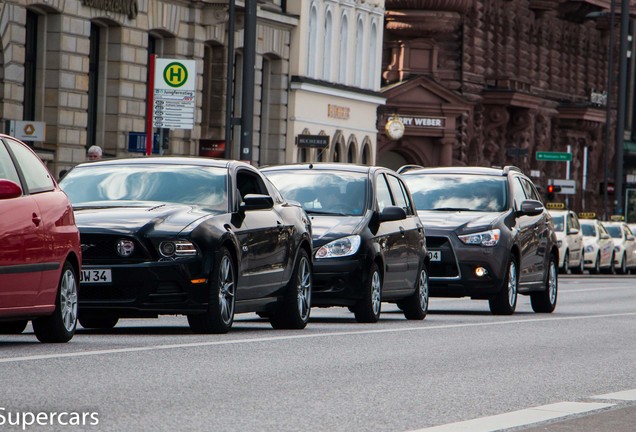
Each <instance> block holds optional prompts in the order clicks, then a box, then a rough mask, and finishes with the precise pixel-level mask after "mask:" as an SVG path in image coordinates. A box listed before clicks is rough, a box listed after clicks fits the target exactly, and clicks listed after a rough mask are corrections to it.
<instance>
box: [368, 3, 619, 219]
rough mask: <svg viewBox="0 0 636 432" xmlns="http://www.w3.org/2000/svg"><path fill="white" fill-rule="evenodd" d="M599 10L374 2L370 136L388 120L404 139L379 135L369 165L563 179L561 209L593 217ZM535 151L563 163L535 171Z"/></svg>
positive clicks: (605, 21)
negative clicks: (379, 80) (381, 9)
mask: <svg viewBox="0 0 636 432" xmlns="http://www.w3.org/2000/svg"><path fill="white" fill-rule="evenodd" d="M609 7H610V1H609V0H607V1H600V0H594V1H579V0H576V1H575V0H444V1H442V0H386V10H387V11H386V24H385V39H384V50H385V51H384V56H383V67H382V68H383V78H384V84H385V86H384V87H383V91H382V93H383V94H384V96H385V97H387V104H386V106H385V107H382V108H381V109H380V110H379V116H378V129H379V130H380V131H382V130H383V127H384V124H385V123H386V121H387V119H388V118H390V117H392V116H398V117H400V118H401V119H402V120H403V122H404V123H405V126H406V132H405V134H404V136H403V137H402V138H401V139H400V140H397V141H394V140H390V139H389V138H387V137H385V136H381V137H380V138H379V139H378V141H379V142H378V160H380V161H382V160H384V161H385V162H386V164H387V165H389V166H393V167H397V166H399V165H401V164H418V165H423V166H436V165H444V166H448V165H480V166H504V165H516V166H519V167H520V168H521V169H522V170H523V171H524V172H526V173H528V174H534V180H535V183H537V184H538V185H540V186H542V187H545V186H546V184H547V181H548V179H566V178H569V179H574V180H575V181H576V189H577V194H576V195H575V196H571V198H570V199H571V201H570V203H569V205H570V207H572V208H574V209H575V210H589V211H597V212H599V214H602V209H601V208H600V206H601V205H602V193H600V192H599V184H600V183H601V182H602V181H603V178H604V176H603V172H604V163H605V161H606V160H607V161H608V163H609V166H610V167H613V166H614V163H615V162H614V160H613V158H614V145H613V143H614V138H613V130H614V127H615V121H616V111H615V107H614V106H613V107H612V110H611V114H610V116H609V117H610V125H609V126H610V132H611V137H610V141H609V143H610V144H609V146H608V148H607V153H606V149H605V145H604V143H605V136H604V131H605V126H606V118H607V115H606V114H607V110H606V108H605V106H603V99H604V97H603V93H604V92H606V91H607V90H608V88H607V86H608V45H609V44H608V37H609V28H610V27H609V18H608V17H607V15H608V14H603V13H602V12H607V11H608V9H609ZM593 12H601V13H600V14H599V13H596V14H594V13H593ZM616 22H617V23H619V22H620V14H617V18H616ZM618 33H619V31H618V29H617V30H616V34H617V35H618ZM616 40H618V37H616ZM614 49H616V50H617V49H618V43H617V45H616V47H615V48H614ZM617 54H618V53H617ZM617 58H618V55H615V56H614V59H617ZM616 61H617V60H616ZM615 70H617V69H615ZM612 91H613V95H614V96H613V105H614V104H615V101H616V87H615V86H614V88H613V89H612ZM430 119H437V120H436V121H430ZM537 152H570V153H572V162H571V163H569V164H568V163H566V162H550V161H539V160H537V158H536V154H537ZM606 158H607V159H606ZM611 180H612V178H611V177H610V181H611ZM581 191H584V192H583V193H581ZM561 199H565V197H563V198H561Z"/></svg>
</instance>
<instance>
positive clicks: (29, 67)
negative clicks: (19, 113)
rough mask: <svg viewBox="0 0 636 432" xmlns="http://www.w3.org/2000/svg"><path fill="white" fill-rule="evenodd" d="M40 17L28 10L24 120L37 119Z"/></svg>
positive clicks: (25, 48) (25, 49)
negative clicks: (36, 96) (36, 97)
mask: <svg viewBox="0 0 636 432" xmlns="http://www.w3.org/2000/svg"><path fill="white" fill-rule="evenodd" d="M38 18H39V16H38V15H37V14H36V13H35V12H32V11H27V17H26V41H25V47H24V51H25V52H24V113H23V119H24V120H35V95H36V94H37V91H36V85H37V80H36V75H37V68H38V61H37V59H38Z"/></svg>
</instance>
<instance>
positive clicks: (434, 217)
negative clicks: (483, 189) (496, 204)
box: [417, 210, 501, 231]
mask: <svg viewBox="0 0 636 432" xmlns="http://www.w3.org/2000/svg"><path fill="white" fill-rule="evenodd" d="M417 215H418V216H419V217H420V220H421V221H422V224H423V225H424V227H425V228H426V229H427V230H428V229H440V230H460V231H462V230H464V229H466V230H471V229H474V228H483V227H490V226H492V225H494V224H495V221H496V220H497V219H498V218H499V217H500V216H501V213H492V212H474V211H430V210H419V211H418V212H417Z"/></svg>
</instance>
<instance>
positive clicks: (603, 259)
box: [579, 219, 614, 274]
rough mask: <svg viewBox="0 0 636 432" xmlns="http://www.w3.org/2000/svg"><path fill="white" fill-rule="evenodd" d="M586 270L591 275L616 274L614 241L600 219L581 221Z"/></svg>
mask: <svg viewBox="0 0 636 432" xmlns="http://www.w3.org/2000/svg"><path fill="white" fill-rule="evenodd" d="M579 221H580V223H581V232H582V234H583V250H584V256H585V268H586V269H589V271H590V273H591V274H599V273H600V272H605V273H614V241H613V240H612V238H611V237H610V235H609V233H608V232H607V230H606V229H605V227H604V226H603V224H602V223H601V222H600V221H599V220H598V219H580V220H579Z"/></svg>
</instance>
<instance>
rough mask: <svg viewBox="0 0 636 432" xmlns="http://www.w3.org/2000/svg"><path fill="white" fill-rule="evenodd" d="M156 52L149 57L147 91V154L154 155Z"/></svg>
mask: <svg viewBox="0 0 636 432" xmlns="http://www.w3.org/2000/svg"><path fill="white" fill-rule="evenodd" d="M156 59H157V55H156V54H150V58H149V59H148V88H147V92H146V156H151V155H152V144H153V142H154V138H155V134H154V131H155V129H154V128H153V117H154V113H155V107H154V105H155V102H154V100H155V61H156Z"/></svg>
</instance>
